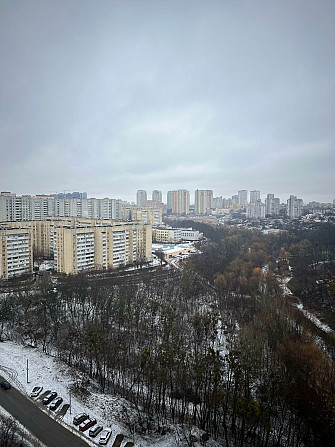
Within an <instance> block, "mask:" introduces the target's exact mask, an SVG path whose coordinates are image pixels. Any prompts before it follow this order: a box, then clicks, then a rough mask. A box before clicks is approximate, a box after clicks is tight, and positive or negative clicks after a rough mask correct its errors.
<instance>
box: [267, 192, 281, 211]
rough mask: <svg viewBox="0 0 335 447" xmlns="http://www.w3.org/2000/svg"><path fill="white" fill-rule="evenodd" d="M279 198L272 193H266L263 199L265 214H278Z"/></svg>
mask: <svg viewBox="0 0 335 447" xmlns="http://www.w3.org/2000/svg"><path fill="white" fill-rule="evenodd" d="M279 210H280V199H279V198H278V197H275V195H274V194H268V195H267V196H266V199H265V214H266V215H270V216H279Z"/></svg>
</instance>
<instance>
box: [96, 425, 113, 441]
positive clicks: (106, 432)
mask: <svg viewBox="0 0 335 447" xmlns="http://www.w3.org/2000/svg"><path fill="white" fill-rule="evenodd" d="M111 434H112V429H111V428H105V429H104V430H103V431H102V432H101V435H100V439H99V444H107V442H108V440H109V438H110V437H111Z"/></svg>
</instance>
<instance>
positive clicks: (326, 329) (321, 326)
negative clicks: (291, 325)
mask: <svg viewBox="0 0 335 447" xmlns="http://www.w3.org/2000/svg"><path fill="white" fill-rule="evenodd" d="M294 305H295V306H296V307H297V308H298V309H299V310H301V312H302V313H303V314H304V315H305V317H306V318H308V319H309V320H310V321H311V322H312V323H313V324H315V326H317V327H318V328H319V329H321V330H322V331H323V332H327V333H329V332H333V329H331V328H330V327H329V326H328V325H327V324H324V323H322V321H320V320H319V319H318V318H317V317H316V316H315V315H314V314H312V313H311V312H309V311H308V310H306V309H304V305H303V304H302V303H300V304H294Z"/></svg>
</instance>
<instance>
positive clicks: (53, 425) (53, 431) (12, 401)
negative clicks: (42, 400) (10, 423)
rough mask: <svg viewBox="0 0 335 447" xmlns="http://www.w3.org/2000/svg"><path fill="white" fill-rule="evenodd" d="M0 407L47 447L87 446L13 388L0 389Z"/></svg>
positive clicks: (0, 379) (1, 378)
mask: <svg viewBox="0 0 335 447" xmlns="http://www.w3.org/2000/svg"><path fill="white" fill-rule="evenodd" d="M2 380H4V379H3V377H1V376H0V381H2ZM0 405H1V406H2V407H3V408H4V409H5V410H6V411H8V413H10V414H11V415H12V416H13V417H14V419H16V420H17V421H19V422H21V424H23V425H24V426H25V427H26V428H27V429H28V430H29V431H30V432H31V433H33V434H34V435H35V436H36V438H38V439H39V440H40V441H42V442H43V443H44V444H45V445H46V446H48V447H88V446H89V444H87V443H86V442H85V441H84V440H82V439H81V438H79V437H78V436H76V435H74V434H73V433H71V432H70V431H69V430H66V428H64V427H63V426H62V425H60V424H59V423H58V422H56V421H55V420H54V419H52V418H51V417H49V416H48V415H47V414H45V413H43V411H41V410H40V409H39V408H38V406H37V405H36V404H35V403H34V402H32V401H31V400H29V399H28V398H27V397H25V396H24V395H23V394H21V393H20V392H19V391H18V390H17V389H15V388H13V387H12V388H11V389H10V390H3V389H2V388H0Z"/></svg>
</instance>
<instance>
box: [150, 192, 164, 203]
mask: <svg viewBox="0 0 335 447" xmlns="http://www.w3.org/2000/svg"><path fill="white" fill-rule="evenodd" d="M152 200H154V201H155V202H160V203H162V191H158V189H154V190H153V191H152Z"/></svg>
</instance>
